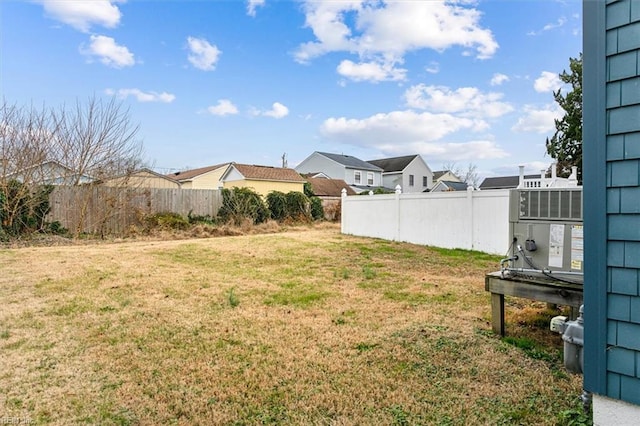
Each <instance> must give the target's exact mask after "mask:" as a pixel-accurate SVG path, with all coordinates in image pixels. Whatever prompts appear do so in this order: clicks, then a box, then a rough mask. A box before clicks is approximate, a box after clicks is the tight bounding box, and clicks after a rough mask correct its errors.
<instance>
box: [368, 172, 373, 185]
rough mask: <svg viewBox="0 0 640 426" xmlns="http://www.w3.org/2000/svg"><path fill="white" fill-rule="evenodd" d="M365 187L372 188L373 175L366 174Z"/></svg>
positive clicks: (370, 173)
mask: <svg viewBox="0 0 640 426" xmlns="http://www.w3.org/2000/svg"><path fill="white" fill-rule="evenodd" d="M367 185H370V186H373V173H372V172H367Z"/></svg>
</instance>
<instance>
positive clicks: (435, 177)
mask: <svg viewBox="0 0 640 426" xmlns="http://www.w3.org/2000/svg"><path fill="white" fill-rule="evenodd" d="M447 173H451V174H453V172H452V171H451V170H437V171H435V172H433V180H438V179H440V178H441V177H442V176H444V175H446V174H447Z"/></svg>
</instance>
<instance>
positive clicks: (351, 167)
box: [296, 151, 383, 193]
mask: <svg viewBox="0 0 640 426" xmlns="http://www.w3.org/2000/svg"><path fill="white" fill-rule="evenodd" d="M296 171H297V172H298V173H302V174H307V173H324V174H325V175H326V176H329V177H330V178H331V179H342V180H344V181H345V182H346V183H347V184H349V185H350V186H351V188H353V190H354V191H355V192H357V193H360V192H363V191H369V190H373V189H376V188H379V187H382V186H383V182H382V171H383V170H382V168H380V167H378V166H374V165H373V164H370V163H367V162H366V161H363V160H360V159H359V158H356V157H353V156H351V155H344V154H332V153H328V152H319V151H316V152H314V153H313V154H311V155H310V156H309V157H307V158H306V159H304V160H303V161H302V162H301V163H300V164H298V165H297V166H296Z"/></svg>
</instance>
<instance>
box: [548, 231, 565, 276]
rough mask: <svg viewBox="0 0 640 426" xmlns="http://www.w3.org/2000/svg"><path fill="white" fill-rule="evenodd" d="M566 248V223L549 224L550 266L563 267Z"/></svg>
mask: <svg viewBox="0 0 640 426" xmlns="http://www.w3.org/2000/svg"><path fill="white" fill-rule="evenodd" d="M563 250H564V225H557V224H552V225H549V266H552V267H554V268H562V260H563V256H562V251H563Z"/></svg>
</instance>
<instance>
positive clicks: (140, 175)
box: [102, 168, 181, 189]
mask: <svg viewBox="0 0 640 426" xmlns="http://www.w3.org/2000/svg"><path fill="white" fill-rule="evenodd" d="M102 184H103V185H105V186H118V187H125V186H126V187H129V188H168V189H179V188H180V187H181V185H180V182H178V181H177V180H175V179H173V178H170V177H169V176H167V175H163V174H160V173H156V172H154V171H153V170H150V169H147V168H143V169H140V170H137V171H135V172H133V173H131V174H129V175H126V176H119V177H115V178H112V179H107V180H105V181H103V182H102Z"/></svg>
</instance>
